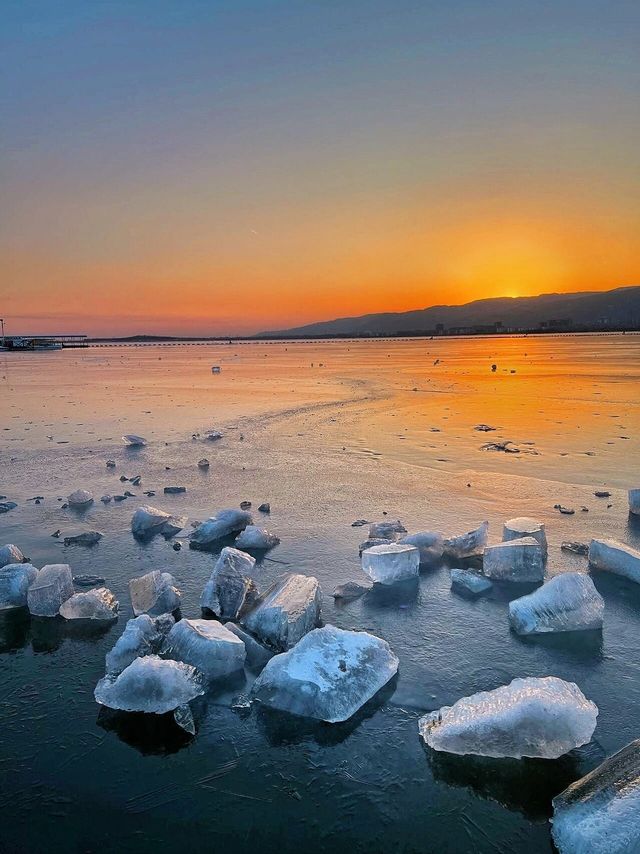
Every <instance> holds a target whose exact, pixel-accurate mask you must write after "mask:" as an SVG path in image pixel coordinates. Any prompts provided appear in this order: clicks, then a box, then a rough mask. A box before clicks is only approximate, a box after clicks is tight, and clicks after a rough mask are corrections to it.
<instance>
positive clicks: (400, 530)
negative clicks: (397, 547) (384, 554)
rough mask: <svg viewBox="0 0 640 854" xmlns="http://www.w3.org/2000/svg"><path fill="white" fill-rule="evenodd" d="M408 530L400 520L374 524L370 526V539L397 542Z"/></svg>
mask: <svg viewBox="0 0 640 854" xmlns="http://www.w3.org/2000/svg"><path fill="white" fill-rule="evenodd" d="M406 533H407V529H406V528H405V526H404V525H403V524H402V522H401V521H400V520H399V519H396V521H395V522H373V524H371V525H369V537H382V538H383V539H385V540H397V539H398V537H399V536H400V534H406Z"/></svg>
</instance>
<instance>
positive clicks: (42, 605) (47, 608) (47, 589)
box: [27, 563, 75, 617]
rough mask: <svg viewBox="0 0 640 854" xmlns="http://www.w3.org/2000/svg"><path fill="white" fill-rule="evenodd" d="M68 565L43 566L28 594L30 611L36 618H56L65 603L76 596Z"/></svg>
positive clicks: (53, 564) (52, 564) (50, 564)
mask: <svg viewBox="0 0 640 854" xmlns="http://www.w3.org/2000/svg"><path fill="white" fill-rule="evenodd" d="M74 592H75V591H74V589H73V578H72V576H71V567H70V566H69V564H68V563H49V564H47V565H46V566H43V567H42V569H41V570H40V572H39V573H38V575H37V577H36V579H35V580H34V581H33V583H32V584H31V586H30V587H29V590H28V592H27V605H28V606H29V611H31V613H32V614H33V615H34V616H36V617H55V616H56V615H57V614H58V612H59V610H60V606H61V605H62V603H63V602H66V601H67V599H70V598H71V596H73V594H74Z"/></svg>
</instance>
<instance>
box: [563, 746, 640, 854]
mask: <svg viewBox="0 0 640 854" xmlns="http://www.w3.org/2000/svg"><path fill="white" fill-rule="evenodd" d="M551 821H552V824H553V827H552V835H553V841H554V842H555V844H556V846H557V848H558V851H560V854H636V852H638V851H640V739H637V740H636V741H632V742H631V743H630V744H627V746H626V747H623V748H622V750H619V751H618V752H617V753H614V754H613V756H610V757H609V758H608V759H605V761H604V762H603V763H602V764H601V765H598V767H597V768H595V769H594V770H593V771H591V772H590V773H589V774H587V775H586V776H585V777H582V778H581V779H580V780H576V782H575V783H572V784H571V785H570V786H569V788H568V789H565V790H564V792H562V793H561V794H559V795H558V796H557V797H555V798H554V799H553V818H552V820H551Z"/></svg>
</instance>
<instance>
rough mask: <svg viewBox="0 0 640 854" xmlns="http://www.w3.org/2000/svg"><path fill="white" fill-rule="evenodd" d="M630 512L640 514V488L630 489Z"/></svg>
mask: <svg viewBox="0 0 640 854" xmlns="http://www.w3.org/2000/svg"><path fill="white" fill-rule="evenodd" d="M629 512H630V513H634V514H635V515H636V516H640V489H630V490H629Z"/></svg>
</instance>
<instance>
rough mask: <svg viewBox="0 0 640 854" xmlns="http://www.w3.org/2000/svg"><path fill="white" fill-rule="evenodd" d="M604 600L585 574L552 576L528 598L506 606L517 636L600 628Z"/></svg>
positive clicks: (567, 573) (523, 597)
mask: <svg viewBox="0 0 640 854" xmlns="http://www.w3.org/2000/svg"><path fill="white" fill-rule="evenodd" d="M603 616H604V600H603V598H602V596H601V595H600V594H599V593H598V591H597V590H596V588H595V586H594V584H593V581H592V580H591V579H590V578H589V576H588V575H584V574H583V573H581V572H565V573H564V574H563V575H556V576H555V578H552V579H550V580H549V581H547V583H546V584H543V585H542V587H539V588H538V589H537V590H535V591H534V592H533V593H530V594H529V595H528V596H522V597H521V598H520V599H514V600H513V601H512V602H510V603H509V622H510V623H511V627H512V628H513V629H515V631H516V632H518V634H521V635H529V634H541V633H543V632H575V631H579V630H580V629H601V628H602V619H603Z"/></svg>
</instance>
